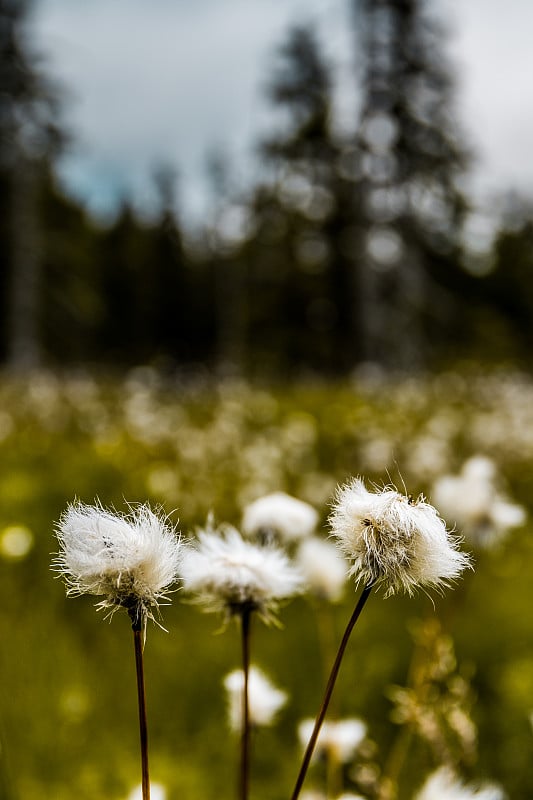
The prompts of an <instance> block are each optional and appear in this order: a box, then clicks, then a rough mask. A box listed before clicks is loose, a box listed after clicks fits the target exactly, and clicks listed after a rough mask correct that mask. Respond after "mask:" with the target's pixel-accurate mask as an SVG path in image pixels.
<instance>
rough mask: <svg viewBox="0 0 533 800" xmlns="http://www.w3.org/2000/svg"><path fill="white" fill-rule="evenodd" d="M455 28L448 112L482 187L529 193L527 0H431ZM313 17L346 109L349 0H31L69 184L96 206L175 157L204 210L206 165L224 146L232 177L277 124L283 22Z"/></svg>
mask: <svg viewBox="0 0 533 800" xmlns="http://www.w3.org/2000/svg"><path fill="white" fill-rule="evenodd" d="M434 3H435V6H436V8H438V9H439V15H440V17H441V18H442V19H444V21H446V22H447V23H448V27H449V30H450V37H449V42H448V45H447V49H448V52H449V54H450V55H451V58H452V62H453V64H454V66H455V69H456V80H457V112H458V117H459V121H460V123H461V125H462V128H463V129H464V131H465V134H466V138H467V141H468V142H469V143H470V145H471V146H472V147H473V149H474V151H475V152H476V154H477V163H476V165H475V167H474V169H473V173H472V185H473V186H474V187H475V191H476V193H477V194H478V195H484V196H487V195H490V194H492V193H493V192H494V191H500V190H504V189H507V188H510V187H513V188H515V189H517V190H518V191H520V192H524V193H528V194H529V193H530V194H532V195H533V159H532V158H531V152H530V151H531V143H532V142H533V102H532V99H531V94H532V91H533V90H532V89H531V76H532V67H533V51H532V32H533V2H532V0H507V2H502V0H434ZM306 20H311V21H313V22H314V23H315V24H316V26H317V28H318V30H319V32H320V35H321V38H322V40H323V42H324V45H325V49H326V53H327V54H328V55H329V56H330V58H331V59H332V60H333V61H334V63H335V64H336V68H337V70H338V77H339V92H338V97H337V101H338V103H339V109H340V112H341V114H342V117H343V119H344V120H348V119H353V118H355V116H356V115H355V111H354V109H355V107H356V98H355V97H354V96H353V90H352V87H351V84H350V81H349V80H348V76H349V75H350V73H351V70H353V65H352V60H353V50H354V48H353V37H354V34H353V31H352V27H351V16H350V0H150V2H148V0H37V2H36V11H35V20H34V24H33V30H34V31H35V38H36V43H37V47H38V49H39V50H40V51H41V52H42V53H43V54H44V55H45V56H46V60H47V63H48V70H49V72H50V73H51V74H52V76H53V77H55V78H56V79H58V80H59V82H60V83H61V85H62V86H63V87H64V89H65V90H66V92H67V100H66V102H65V110H64V122H65V123H66V126H67V128H68V130H69V131H70V132H71V134H72V136H73V146H72V147H71V149H70V152H69V153H68V155H67V156H65V157H64V158H63V161H62V165H61V174H62V177H63V180H64V181H65V183H66V185H67V186H68V187H69V189H70V190H71V191H73V192H74V193H75V194H77V196H79V197H81V198H82V199H83V200H84V201H86V202H87V204H88V205H89V207H90V208H91V209H93V210H95V211H102V210H104V211H105V210H106V209H109V208H112V207H113V205H114V204H115V203H116V200H117V197H120V194H121V192H128V193H129V192H133V193H134V196H135V198H136V199H137V202H138V203H139V204H141V205H142V204H149V203H150V185H151V182H150V174H151V172H152V170H153V169H154V167H156V166H157V165H158V164H161V163H171V164H174V165H175V166H176V167H178V168H179V172H180V175H181V196H182V203H184V204H185V206H186V209H187V213H188V214H189V215H190V216H191V218H194V217H196V218H198V217H199V215H201V213H202V211H203V210H204V208H205V203H206V190H205V162H206V156H207V154H208V153H209V151H210V150H212V149H213V148H215V147H223V148H225V149H226V150H227V152H228V154H229V155H230V157H231V163H232V164H233V167H234V170H235V175H236V178H237V179H238V180H242V181H245V182H246V181H249V180H250V179H251V176H252V174H253V163H254V162H253V158H252V154H253V145H254V143H255V142H256V141H257V138H258V134H259V133H260V132H261V131H265V130H266V129H268V126H269V125H270V124H272V118H271V115H270V113H269V105H268V102H267V101H266V99H265V96H264V85H265V81H266V78H267V77H268V75H269V72H270V67H271V65H272V60H273V56H274V53H275V49H276V47H277V46H278V45H279V44H280V43H281V42H282V41H283V39H284V32H285V31H286V30H287V28H288V26H289V25H290V24H291V23H295V22H298V21H306Z"/></svg>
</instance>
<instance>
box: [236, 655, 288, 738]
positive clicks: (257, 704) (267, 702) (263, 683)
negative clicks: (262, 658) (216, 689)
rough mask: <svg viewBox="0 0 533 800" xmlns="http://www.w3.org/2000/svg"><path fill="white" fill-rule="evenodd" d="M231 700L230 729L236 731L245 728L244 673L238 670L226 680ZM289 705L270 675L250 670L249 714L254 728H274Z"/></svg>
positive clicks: (257, 670) (256, 669) (253, 668)
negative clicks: (271, 726) (243, 710)
mask: <svg viewBox="0 0 533 800" xmlns="http://www.w3.org/2000/svg"><path fill="white" fill-rule="evenodd" d="M224 688H225V689H226V692H227V697H228V712H229V723H230V727H231V729H232V730H234V731H239V732H240V731H241V728H242V716H243V715H242V700H243V690H244V672H243V670H242V669H236V670H234V671H233V672H230V673H229V675H226V677H225V678H224ZM286 702H287V694H286V693H285V692H282V691H281V690H280V689H276V687H275V686H273V684H272V683H271V682H270V680H269V679H268V678H267V676H266V675H265V674H264V673H263V672H262V671H261V670H260V669H258V668H257V667H250V673H249V676H248V713H249V721H250V724H251V725H253V726H255V727H264V726H268V725H272V724H273V723H274V722H275V719H276V716H277V714H278V713H279V711H280V710H281V709H282V708H283V706H284V705H285V703H286Z"/></svg>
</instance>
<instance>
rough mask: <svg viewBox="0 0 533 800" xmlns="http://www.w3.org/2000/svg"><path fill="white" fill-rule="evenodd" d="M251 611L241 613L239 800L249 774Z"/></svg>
mask: <svg viewBox="0 0 533 800" xmlns="http://www.w3.org/2000/svg"><path fill="white" fill-rule="evenodd" d="M251 614H252V610H251V609H250V608H249V607H248V606H244V607H243V609H242V611H241V637H242V671H243V676H244V681H243V689H242V723H241V765H240V781H239V784H240V798H241V800H247V798H248V785H249V772H250V711H249V702H248V676H249V672H250V617H251Z"/></svg>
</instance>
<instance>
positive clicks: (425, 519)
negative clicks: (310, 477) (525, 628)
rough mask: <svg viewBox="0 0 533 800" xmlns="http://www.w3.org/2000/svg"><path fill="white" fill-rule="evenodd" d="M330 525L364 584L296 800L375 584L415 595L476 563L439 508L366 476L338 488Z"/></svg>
mask: <svg viewBox="0 0 533 800" xmlns="http://www.w3.org/2000/svg"><path fill="white" fill-rule="evenodd" d="M329 523H330V526H331V531H332V533H331V535H332V536H333V538H334V539H335V540H336V541H337V544H338V546H339V548H340V550H341V551H342V552H343V553H344V555H345V556H347V557H348V558H349V559H350V561H351V562H352V568H351V570H350V574H351V575H353V576H354V578H355V580H356V582H357V583H363V587H364V588H363V590H362V592H361V594H360V596H359V599H358V601H357V603H356V605H355V608H354V610H353V612H352V615H351V617H350V619H349V621H348V624H347V626H346V629H345V631H344V634H343V637H342V640H341V643H340V645H339V649H338V651H337V655H336V657H335V661H334V663H333V666H332V668H331V672H330V675H329V678H328V682H327V685H326V689H325V692H324V697H323V700H322V704H321V706H320V709H319V712H318V714H317V717H316V720H315V723H314V726H313V730H312V732H311V735H310V738H309V742H308V744H307V748H306V750H305V753H304V757H303V761H302V765H301V767H300V771H299V773H298V777H297V779H296V785H295V787H294V791H293V794H292V797H291V800H297V798H298V796H299V794H300V791H301V789H302V786H303V782H304V780H305V776H306V773H307V770H308V768H309V764H310V762H311V758H312V755H313V751H314V749H315V746H316V745H317V742H318V738H319V734H320V729H321V727H322V724H323V722H324V718H325V716H326V712H327V709H328V706H329V702H330V700H331V696H332V694H333V689H334V687H335V682H336V680H337V676H338V674H339V669H340V665H341V662H342V659H343V656H344V652H345V650H346V646H347V644H348V640H349V638H350V635H351V633H352V630H353V628H354V626H355V624H356V622H357V620H358V619H359V617H360V615H361V612H362V610H363V608H364V606H365V604H366V602H367V600H368V598H369V596H370V593H371V591H372V588H373V587H374V586H375V585H376V584H383V585H384V586H385V587H386V595H391V594H394V593H395V592H398V591H400V590H404V591H406V592H407V593H408V594H413V592H414V590H415V589H416V588H418V587H430V588H431V587H432V588H436V589H442V588H443V587H445V586H447V585H448V584H449V582H450V581H453V580H454V579H455V578H458V577H459V575H460V574H461V572H462V571H463V569H465V567H467V566H469V565H470V559H469V557H468V556H467V555H466V554H464V553H461V552H459V551H458V550H457V540H456V539H454V538H453V537H452V536H451V535H450V534H449V533H448V531H447V530H446V525H445V524H444V522H443V520H442V519H441V518H440V517H439V515H438V513H437V511H436V510H435V509H434V508H433V506H430V505H429V504H428V503H426V502H425V501H424V500H423V499H422V498H419V499H418V500H416V501H413V500H412V499H411V498H410V497H406V496H404V495H401V494H399V493H398V492H397V491H395V490H393V489H383V490H382V491H378V492H369V491H368V490H367V489H366V487H365V485H364V483H363V481H362V480H361V479H360V478H354V479H353V480H351V481H350V482H349V483H347V484H345V485H344V486H342V487H340V488H339V489H338V490H337V495H336V498H335V502H334V504H333V511H332V513H331V515H330V518H329Z"/></svg>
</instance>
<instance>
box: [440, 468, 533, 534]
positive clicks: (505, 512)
mask: <svg viewBox="0 0 533 800" xmlns="http://www.w3.org/2000/svg"><path fill="white" fill-rule="evenodd" d="M432 497H433V498H434V500H435V504H436V506H437V507H438V508H439V510H440V511H441V513H442V514H444V515H445V516H446V517H447V518H448V519H449V520H450V521H453V522H455V523H457V525H459V526H460V528H461V531H462V532H463V533H464V535H465V538H467V539H468V541H469V542H471V543H472V544H474V545H477V546H479V547H484V548H488V547H492V546H493V545H494V544H497V543H498V542H500V541H501V540H502V539H504V538H505V536H506V535H507V533H508V532H509V530H511V529H512V528H516V527H519V526H520V525H523V524H524V522H525V520H526V512H525V510H524V508H523V507H522V506H520V505H516V504H514V503H510V502H509V501H508V500H507V498H505V497H504V496H503V495H502V494H501V492H500V490H499V487H498V474H497V469H496V465H495V464H494V462H493V461H491V459H489V458H487V457H486V456H473V457H472V458H469V459H468V460H467V461H465V463H464V464H463V466H462V468H461V471H460V473H459V474H458V475H443V476H442V477H440V478H439V479H438V480H437V481H435V484H434V486H433V489H432Z"/></svg>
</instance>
